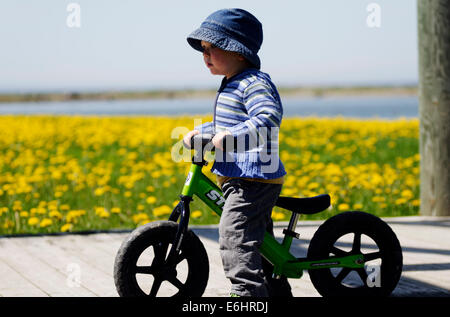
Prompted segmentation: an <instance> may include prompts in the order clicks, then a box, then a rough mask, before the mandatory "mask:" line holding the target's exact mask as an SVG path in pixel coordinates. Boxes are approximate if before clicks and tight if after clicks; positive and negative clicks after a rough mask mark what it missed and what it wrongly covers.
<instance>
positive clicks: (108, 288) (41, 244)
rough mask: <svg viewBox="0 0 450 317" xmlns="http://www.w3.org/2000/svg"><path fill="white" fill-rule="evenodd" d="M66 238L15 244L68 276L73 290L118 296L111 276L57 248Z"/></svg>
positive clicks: (17, 241)
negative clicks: (85, 290)
mask: <svg viewBox="0 0 450 317" xmlns="http://www.w3.org/2000/svg"><path fill="white" fill-rule="evenodd" d="M64 238H66V237H53V238H48V237H46V238H27V239H15V240H14V241H13V242H14V243H15V244H16V245H17V246H19V247H21V248H23V249H24V250H26V251H27V252H29V253H30V254H31V255H32V256H34V257H35V258H37V259H39V260H41V261H42V262H44V263H46V264H47V265H49V266H51V267H53V268H54V269H56V270H58V271H59V272H61V273H62V274H63V275H66V276H67V278H68V279H69V284H70V286H71V287H73V288H79V287H84V288H85V289H88V290H89V291H90V292H92V293H93V295H96V296H108V297H111V296H117V292H116V291H115V287H114V281H113V280H112V278H111V276H110V275H108V274H106V273H104V272H102V271H100V270H98V269H97V268H95V267H93V266H92V265H91V264H90V263H89V261H88V262H86V261H85V260H81V259H80V258H78V257H77V256H75V255H73V254H71V253H70V252H67V251H65V250H62V249H60V248H57V247H56V246H57V245H58V244H59V243H61V241H62V240H63V239H64Z"/></svg>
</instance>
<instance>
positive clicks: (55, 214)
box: [48, 210, 62, 220]
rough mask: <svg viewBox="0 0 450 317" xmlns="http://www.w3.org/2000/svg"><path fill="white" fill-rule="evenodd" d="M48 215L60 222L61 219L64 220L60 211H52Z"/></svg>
mask: <svg viewBox="0 0 450 317" xmlns="http://www.w3.org/2000/svg"><path fill="white" fill-rule="evenodd" d="M48 215H49V216H50V217H52V218H56V219H58V220H60V219H61V218H62V215H61V213H60V212H59V211H57V210H52V211H50V212H49V213H48Z"/></svg>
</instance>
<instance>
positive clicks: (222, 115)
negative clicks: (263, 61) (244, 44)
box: [195, 68, 286, 179]
mask: <svg viewBox="0 0 450 317" xmlns="http://www.w3.org/2000/svg"><path fill="white" fill-rule="evenodd" d="M282 116H283V108H282V104H281V99H280V96H279V94H278V91H277V89H276V87H275V85H274V84H273V83H272V81H271V79H270V76H269V75H268V74H266V73H263V72H261V71H259V70H257V69H253V68H250V69H246V70H245V71H243V72H241V73H239V74H237V75H235V76H233V77H231V78H229V79H227V78H224V79H223V80H222V84H221V86H220V88H219V90H218V92H217V96H216V101H215V105H214V116H213V122H207V123H205V124H202V125H200V126H197V127H195V129H196V130H199V131H200V132H201V133H213V134H215V133H219V132H222V131H225V130H228V131H229V132H230V133H231V135H232V136H233V137H234V139H235V141H236V142H237V149H236V151H233V152H222V151H220V150H218V149H216V152H215V155H216V156H215V161H214V164H213V166H212V168H211V172H213V173H214V174H217V175H219V176H227V177H245V178H256V179H258V178H259V179H275V178H280V177H282V176H284V175H285V174H286V171H285V169H284V166H283V164H282V162H281V160H280V158H279V155H278V154H279V153H278V132H279V129H280V126H281V120H282Z"/></svg>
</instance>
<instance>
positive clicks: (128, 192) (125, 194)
mask: <svg viewBox="0 0 450 317" xmlns="http://www.w3.org/2000/svg"><path fill="white" fill-rule="evenodd" d="M123 195H124V196H125V197H127V198H128V197H131V195H132V193H131V192H130V191H128V190H127V191H126V192H125V193H124V194H123Z"/></svg>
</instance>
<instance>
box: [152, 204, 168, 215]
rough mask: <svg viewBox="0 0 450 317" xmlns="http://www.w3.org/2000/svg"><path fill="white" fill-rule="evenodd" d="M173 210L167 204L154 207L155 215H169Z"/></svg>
mask: <svg viewBox="0 0 450 317" xmlns="http://www.w3.org/2000/svg"><path fill="white" fill-rule="evenodd" d="M171 212H172V209H171V208H170V207H169V206H167V205H162V206H159V207H156V208H155V209H153V215H154V216H155V217H159V216H164V215H169V214H170V213H171Z"/></svg>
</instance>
